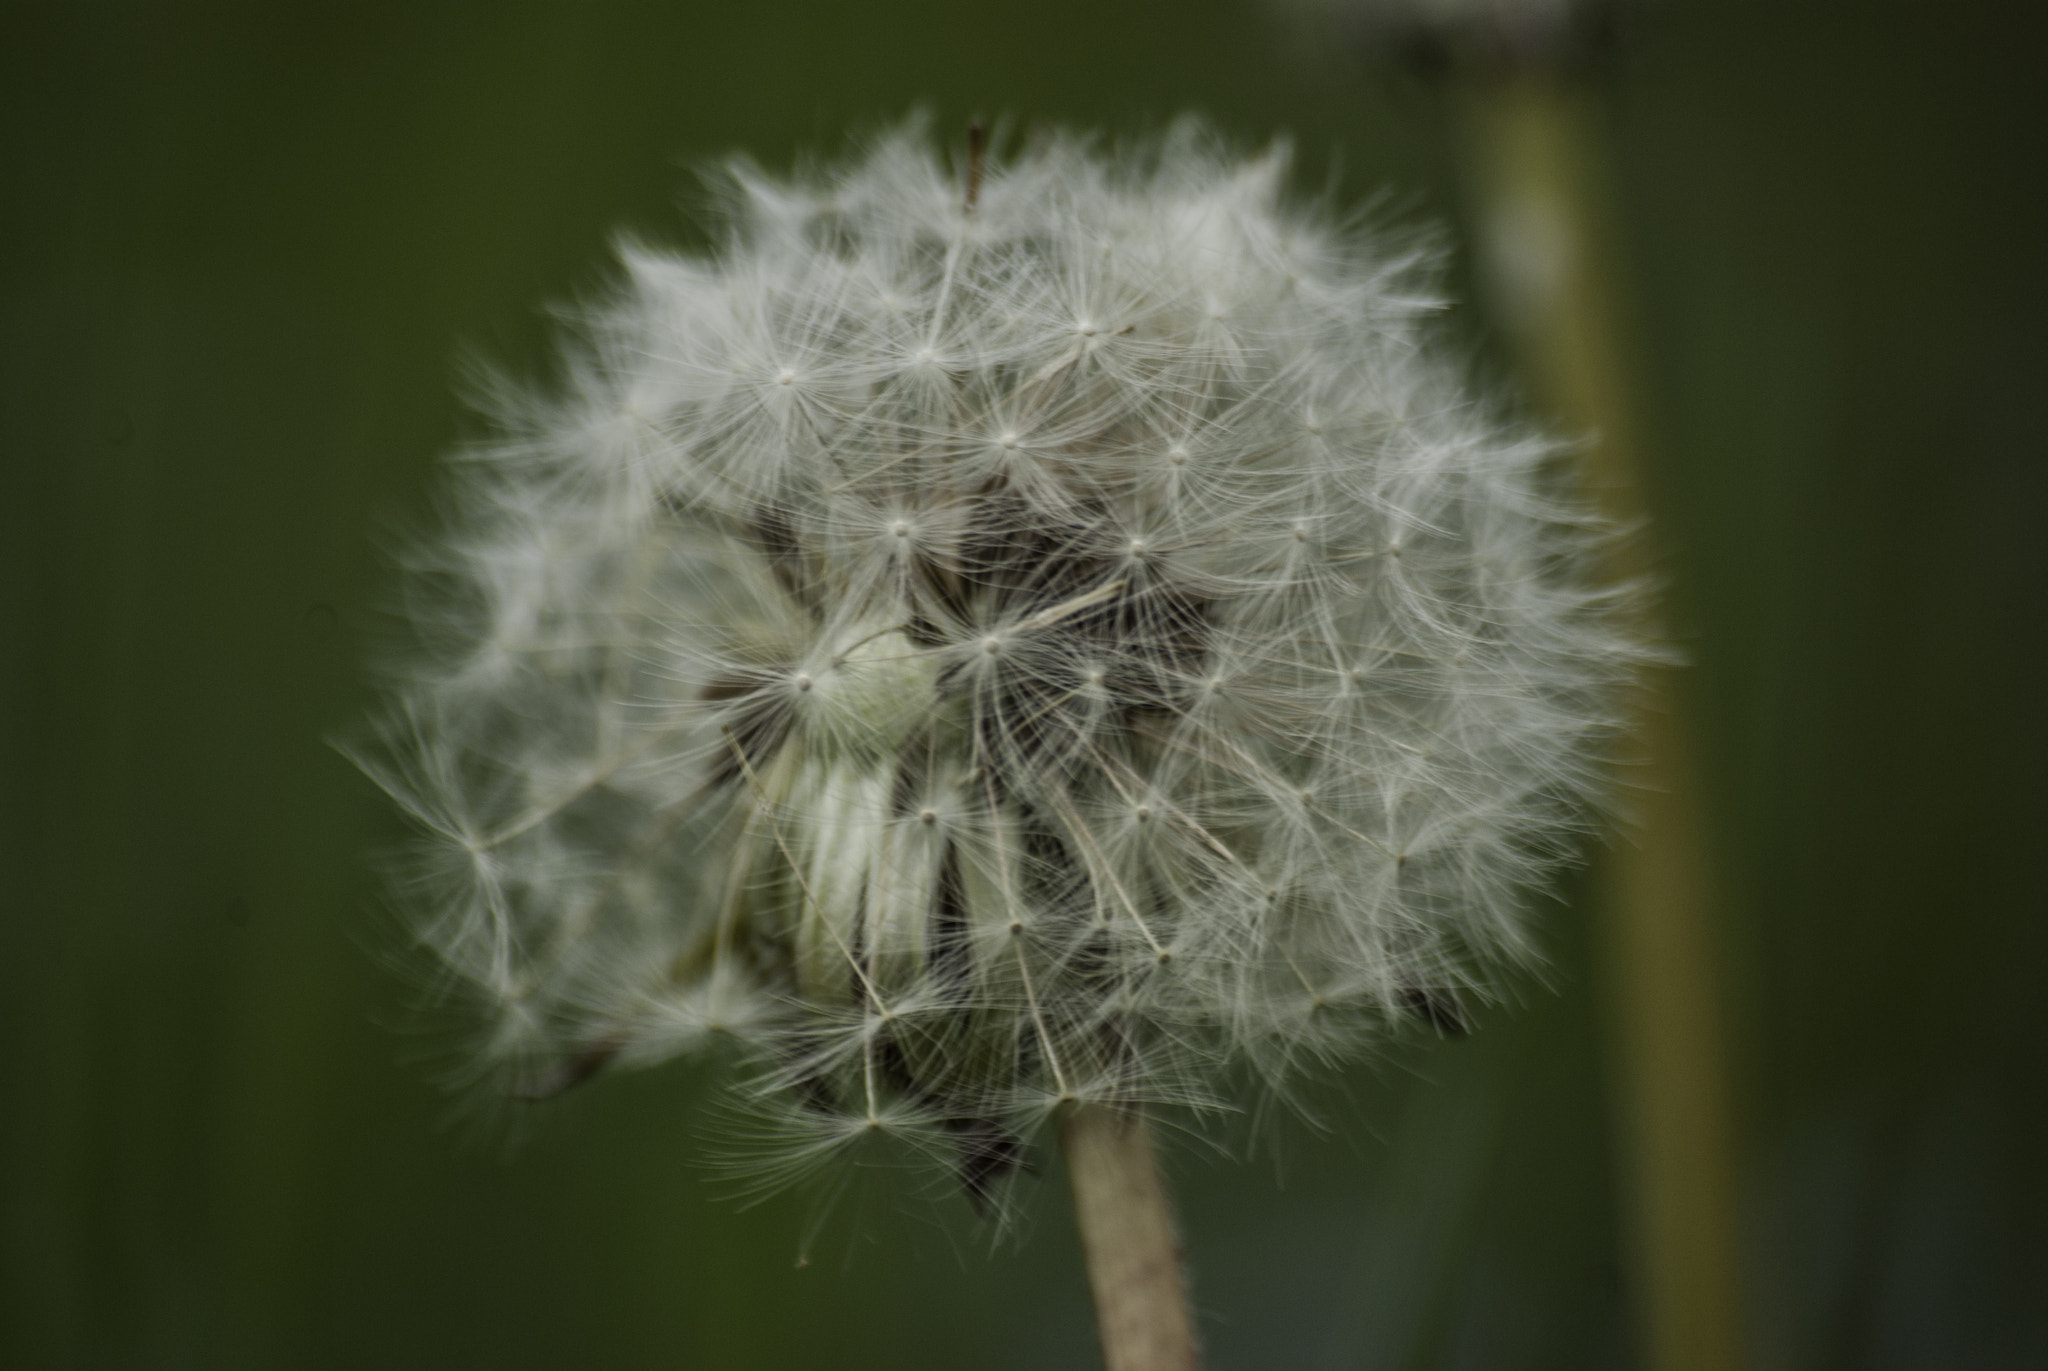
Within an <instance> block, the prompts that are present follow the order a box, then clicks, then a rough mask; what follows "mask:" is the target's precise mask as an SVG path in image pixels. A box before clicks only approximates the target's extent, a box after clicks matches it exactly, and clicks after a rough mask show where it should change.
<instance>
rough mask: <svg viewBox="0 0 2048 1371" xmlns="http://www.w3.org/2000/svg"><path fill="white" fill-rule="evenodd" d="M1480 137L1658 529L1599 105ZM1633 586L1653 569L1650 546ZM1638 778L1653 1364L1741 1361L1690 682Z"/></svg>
mask: <svg viewBox="0 0 2048 1371" xmlns="http://www.w3.org/2000/svg"><path fill="white" fill-rule="evenodd" d="M1470 113H1471V118H1470V121H1469V124H1468V129H1469V133H1470V137H1471V160H1472V163H1473V165H1474V170H1475V171H1476V173H1477V174H1476V176H1475V187H1474V189H1475V195H1476V198H1477V200H1478V202H1479V214H1478V218H1479V221H1480V226H1481V232H1482V233H1483V235H1484V236H1485V238H1486V248H1487V249H1488V256H1489V258H1490V260H1489V261H1488V263H1487V265H1488V267H1489V268H1490V273H1489V274H1490V275H1491V277H1492V282H1491V284H1492V286H1493V289H1494V291H1495V293H1496V294H1497V296H1498V297H1499V303H1500V306H1501V311H1500V312H1501V315H1502V318H1503V321H1504V322H1505V323H1506V324H1507V326H1508V329H1509V331H1510V332H1511V333H1512V334H1513V335H1514V341H1515V342H1516V343H1517V344H1518V346H1519V348H1520V350H1521V352H1522V354H1523V356H1524V358H1525V359H1526V361H1527V363H1528V366H1529V369H1530V373H1531V376H1532V378H1533V380H1534V381H1535V383H1536V385H1537V387H1538V388H1539V390H1540V391H1541V392H1542V393H1543V395H1544V396H1545V398H1546V399H1548V401H1549V402H1550V404H1551V406H1552V408H1553V410H1554V411H1555V412H1556V413H1557V415H1558V416H1559V417H1560V418H1562V419H1563V420H1564V421H1565V422H1566V423H1567V424H1569V425H1570V426H1571V427H1572V428H1574V429H1577V430H1579V431H1580V432H1582V433H1585V434H1586V435H1587V436H1588V437H1589V438H1590V439H1591V443H1592V445H1591V448H1590V450H1589V453H1588V457H1587V476H1588V478H1589V484H1590V486H1591V487H1592V488H1593V490H1594V492H1595V494H1596V495H1597V497H1598V499H1599V500H1600V502H1601V504H1602V506H1603V507H1604V509H1605V511H1606V513H1607V514H1608V515H1609V517H1610V518H1612V519H1613V520H1615V521H1616V522H1617V523H1618V524H1620V525H1622V526H1624V527H1628V528H1635V527H1639V526H1642V525H1643V524H1644V523H1645V522H1646V521H1645V518H1644V515H1645V512H1646V506H1645V501H1644V498H1643V493H1642V480H1641V475H1640V470H1639V467H1640V450H1641V449H1640V446H1639V442H1640V439H1639V431H1638V424H1637V415H1636V413H1635V411H1634V407H1633V404H1632V401H1631V395H1632V393H1633V386H1632V380H1633V378H1632V377H1631V376H1630V374H1629V368H1628V365H1627V362H1626V357H1627V351H1628V350H1627V348H1626V347H1625V345H1624V339H1623V332H1622V328H1621V318H1622V313H1621V310H1620V308H1619V302H1618V301H1617V299H1616V294H1617V291H1618V285H1619V283H1618V281H1617V280H1616V279H1615V277H1614V275H1613V274H1612V273H1611V272H1608V271H1603V270H1602V267H1603V265H1604V264H1606V263H1608V262H1611V260H1612V257H1613V249H1614V244H1613V242H1612V240H1611V236H1610V235H1611V230H1610V229H1609V227H1608V226H1609V224H1610V223H1611V215H1610V213H1609V211H1608V203H1607V201H1608V195H1609V190H1608V187H1607V185H1606V182H1605V181H1604V179H1603V178H1602V175H1601V172H1602V169H1603V168H1602V163H1601V160H1600V158H1599V157H1598V155H1597V152H1596V148H1597V146H1598V138H1597V126H1596V125H1595V123H1594V116H1595V111H1594V110H1593V109H1592V108H1591V107H1590V106H1589V105H1588V103H1587V102H1586V100H1585V99H1584V97H1583V96H1581V95H1579V94H1578V93H1576V92H1574V91H1572V90H1570V89H1568V88H1567V87H1565V86H1564V85H1562V84H1561V83H1560V82H1558V81H1556V80H1551V79H1544V78H1541V77H1536V76H1525V77H1522V78H1520V79H1517V80H1512V81H1510V82H1508V83H1507V84H1505V85H1504V86H1501V87H1498V88H1494V89H1491V90H1489V91H1487V92H1485V93H1484V94H1483V95H1481V96H1479V98H1478V99H1477V100H1476V101H1475V102H1474V104H1473V106H1472V109H1471V112H1470ZM1615 570H1616V571H1617V573H1618V574H1620V575H1622V576H1625V577H1630V578H1635V577H1641V576H1643V575H1644V574H1645V573H1647V572H1648V571H1649V570H1650V566H1649V562H1648V557H1647V555H1646V552H1645V550H1644V547H1643V543H1642V541H1641V539H1640V538H1637V539H1635V540H1632V541H1631V542H1630V543H1629V544H1627V545H1625V546H1624V548H1623V549H1622V551H1621V552H1620V554H1618V557H1617V565H1616V567H1615ZM1643 694H1644V698H1643V700H1642V707H1641V712H1640V715H1639V722H1638V726H1637V729H1636V733H1635V743H1636V746H1637V748H1638V749H1639V750H1640V754H1641V760H1640V762H1639V763H1638V764H1637V765H1636V766H1633V767H1631V768H1630V773H1631V774H1630V777H1629V781H1630V797H1629V805H1630V809H1631V810H1632V811H1633V813H1632V817H1633V819H1634V821H1635V822H1634V823H1633V825H1632V829H1631V832H1630V833H1629V835H1628V836H1627V837H1626V838H1624V840H1623V841H1622V842H1620V843H1619V844H1617V846H1616V848H1615V850H1614V852H1613V853H1612V854H1611V858H1610V860H1609V862H1608V865H1607V870H1606V872H1605V877H1606V882H1605V883H1606V886H1607V889H1606V892H1605V894H1606V904H1607V919H1606V928H1605V936H1604V939H1603V941H1604V943H1605V960H1606V962H1607V964H1608V966H1607V974H1606V979H1607V981H1608V986H1609V991H1608V993H1609V995H1610V997H1611V1000H1612V1012H1613V1022H1614V1029H1615V1039H1616V1045H1617V1052H1616V1056H1617V1066H1618V1069H1619V1076H1620V1081H1619V1084H1620V1091H1619V1094H1620V1101H1621V1108H1622V1133H1623V1142H1624V1155H1625V1156H1626V1157H1627V1158H1628V1161H1629V1165H1630V1169H1631V1171H1632V1173H1633V1178H1634V1190H1635V1196H1636V1202H1635V1204H1634V1205H1633V1206H1632V1208H1633V1209H1634V1211H1635V1212H1634V1218H1635V1223H1636V1230H1637V1233H1636V1243H1635V1245H1636V1248H1637V1255H1638V1260H1639V1262H1640V1265H1641V1268H1642V1272H1643V1281H1644V1293H1645V1296H1646V1314H1647V1323H1648V1328H1647V1330H1646V1331H1647V1333H1648V1336H1649V1344H1650V1348H1649V1350H1650V1359H1649V1364H1650V1365H1651V1366H1652V1367H1654V1368H1655V1369H1656V1371H1732V1368H1736V1367H1740V1366H1741V1365H1743V1363H1744V1356H1743V1351H1742V1346H1743V1337H1742V1312H1741V1291H1740V1271H1739V1265H1738V1259H1737V1241H1736V1230H1735V1212H1736V1180H1735V1166H1734V1160H1733V1136H1732V1135H1733V1128H1732V1125H1731V1123H1730V1118H1729V1113H1730V1111H1729V1101H1728V1081H1727V1076H1728V1072H1727V1064H1726V1061H1725V1059H1724V1051H1725V1049H1724V1046H1723V1028H1722V1024H1721V1018H1720V1014H1721V1003H1722V1001H1721V992H1720V985H1719V975H1718V958H1717V955H1716V954H1717V948H1716V946H1715V944H1716V938H1715V933H1716V927H1715V925H1716V917H1715V911H1714V903H1713V891H1712V881H1711V863H1710V861H1709V854H1708V851H1707V846H1706V842H1705V839H1704V837H1703V831H1702V823H1701V819H1702V816H1701V813H1700V805H1699V802H1698V799H1697V792H1698V781H1697V777H1696V773H1695V771H1694V768H1693V766H1692V763H1691V759H1690V758H1689V756H1688V755H1687V754H1688V747H1687V744H1688V734H1687V729H1686V722H1687V713H1688V711H1687V709H1686V701H1685V700H1684V698H1683V696H1682V692H1681V690H1680V688H1679V681H1678V679H1677V677H1676V675H1675V673H1673V672H1671V671H1669V670H1663V669H1660V670H1657V671H1654V672H1652V673H1650V675H1649V677H1648V678H1647V679H1646V680H1645V682H1644V692H1643Z"/></svg>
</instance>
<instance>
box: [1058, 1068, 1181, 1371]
mask: <svg viewBox="0 0 2048 1371" xmlns="http://www.w3.org/2000/svg"><path fill="white" fill-rule="evenodd" d="M1060 1147H1061V1149H1062V1151H1063V1152H1064V1153H1065V1154H1066V1162H1067V1178H1068V1180H1069V1182H1070V1183H1071V1184H1072V1186H1073V1190H1074V1215H1075V1219H1076V1220H1077V1222H1078V1224H1079V1227H1080V1230H1081V1252H1082V1256H1083V1258H1084V1259H1085V1260H1086V1262H1087V1265H1088V1284H1089V1287H1090V1289H1091V1290H1092V1292H1093V1294H1094V1297H1095V1324H1096V1328H1097V1331H1098V1333H1099V1335H1100V1337H1101V1339H1102V1361H1103V1365H1104V1367H1105V1368H1106V1371H1197V1368H1198V1367H1200V1365H1201V1354H1200V1352H1199V1351H1198V1349H1197V1348H1196V1345H1195V1334H1194V1326H1193V1321H1192V1319H1191V1318H1190V1317H1189V1313H1188V1298H1187V1278H1186V1276H1185V1275H1184V1274H1183V1272H1182V1269H1181V1254H1180V1238H1179V1236H1178V1234H1177V1233H1176V1232H1175V1231H1174V1226H1173V1214H1172V1211H1171V1210H1170V1208H1169V1207H1168V1204H1167V1199H1166V1188H1165V1186H1163V1185H1162V1184H1161V1183H1160V1179H1159V1167H1158V1163H1157V1162H1156V1161H1155V1159H1154V1157H1153V1154H1152V1139H1151V1134H1150V1131H1149V1130H1148V1129H1147V1128H1146V1127H1145V1117H1144V1115H1143V1114H1142V1113H1140V1112H1139V1111H1137V1110H1126V1109H1117V1108H1114V1107H1111V1106H1107V1105H1098V1104H1080V1105H1070V1106H1068V1107H1067V1109H1066V1111H1065V1112H1064V1113H1063V1114H1062V1115H1061V1118H1060Z"/></svg>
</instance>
